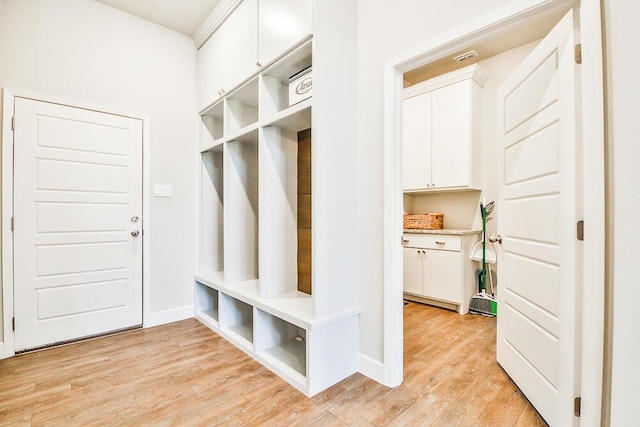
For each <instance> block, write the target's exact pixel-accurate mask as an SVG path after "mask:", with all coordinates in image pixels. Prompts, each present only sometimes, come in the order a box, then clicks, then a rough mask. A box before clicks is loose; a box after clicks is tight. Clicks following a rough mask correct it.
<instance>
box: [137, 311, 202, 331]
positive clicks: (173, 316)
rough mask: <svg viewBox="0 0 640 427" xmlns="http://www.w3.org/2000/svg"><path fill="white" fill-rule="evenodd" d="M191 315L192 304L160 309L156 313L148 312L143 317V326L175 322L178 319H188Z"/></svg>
mask: <svg viewBox="0 0 640 427" xmlns="http://www.w3.org/2000/svg"><path fill="white" fill-rule="evenodd" d="M192 317H193V305H186V306H184V307H178V308H172V309H171V310H165V311H160V312H157V313H148V314H147V316H146V319H144V325H143V326H144V327H145V328H151V327H153V326H159V325H165V324H167V323H172V322H177V321H179V320H185V319H190V318H192Z"/></svg>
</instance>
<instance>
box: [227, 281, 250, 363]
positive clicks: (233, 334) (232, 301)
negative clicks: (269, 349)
mask: <svg viewBox="0 0 640 427" xmlns="http://www.w3.org/2000/svg"><path fill="white" fill-rule="evenodd" d="M219 304H220V312H219V319H218V324H219V325H220V329H221V330H222V331H224V332H225V333H226V334H227V336H229V338H231V339H232V340H233V341H234V343H235V344H239V345H240V346H242V347H246V348H247V349H249V350H251V349H253V307H251V306H250V305H249V304H247V303H245V302H242V301H240V300H238V299H236V298H233V297H231V296H229V295H226V294H224V293H222V294H220V299H219Z"/></svg>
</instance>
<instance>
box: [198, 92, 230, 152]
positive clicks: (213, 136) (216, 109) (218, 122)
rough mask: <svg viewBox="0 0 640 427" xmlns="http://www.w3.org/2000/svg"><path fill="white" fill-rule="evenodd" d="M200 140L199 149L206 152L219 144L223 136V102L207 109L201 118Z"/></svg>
mask: <svg viewBox="0 0 640 427" xmlns="http://www.w3.org/2000/svg"><path fill="white" fill-rule="evenodd" d="M201 119H202V139H201V141H200V147H201V148H202V150H207V149H209V148H211V147H213V146H215V145H217V144H220V142H221V140H222V138H223V137H224V136H225V131H224V100H220V101H218V102H216V103H215V104H213V105H212V106H211V107H209V108H208V109H207V110H206V111H205V112H204V113H203V114H202V116H201Z"/></svg>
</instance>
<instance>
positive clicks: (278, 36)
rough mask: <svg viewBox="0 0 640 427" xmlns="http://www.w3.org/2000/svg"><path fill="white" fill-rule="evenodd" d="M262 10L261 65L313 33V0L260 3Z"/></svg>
mask: <svg viewBox="0 0 640 427" xmlns="http://www.w3.org/2000/svg"><path fill="white" fill-rule="evenodd" d="M258 7H259V9H258V63H260V65H264V66H266V65H268V64H270V63H271V62H272V61H273V60H275V59H276V58H277V57H279V56H280V55H282V54H283V53H285V52H286V51H287V50H288V49H289V48H291V46H294V45H296V44H298V43H299V42H301V41H302V40H304V39H305V38H307V37H308V36H310V35H311V34H313V0H260V2H259V6H258Z"/></svg>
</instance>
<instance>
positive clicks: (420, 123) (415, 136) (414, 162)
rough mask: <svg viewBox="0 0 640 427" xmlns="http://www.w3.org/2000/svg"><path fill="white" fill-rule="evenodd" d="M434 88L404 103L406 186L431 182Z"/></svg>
mask: <svg viewBox="0 0 640 427" xmlns="http://www.w3.org/2000/svg"><path fill="white" fill-rule="evenodd" d="M431 98H432V96H431V92H425V93H421V94H418V95H416V96H413V97H411V98H407V99H405V100H404V104H403V112H402V115H403V134H404V145H403V147H402V149H403V155H404V175H403V188H404V189H405V190H406V189H420V188H429V187H430V186H431V182H432V180H431Z"/></svg>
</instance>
